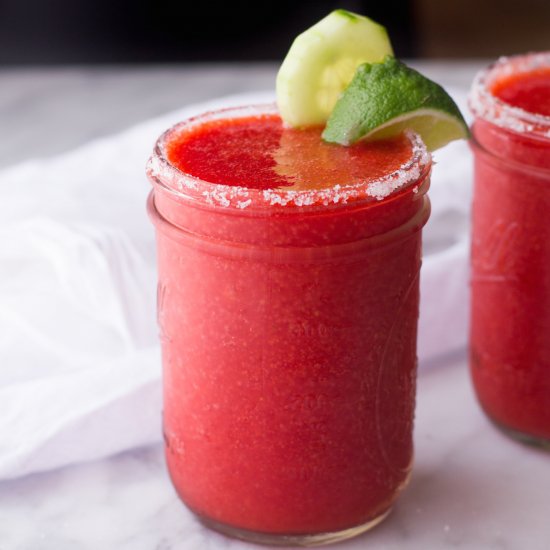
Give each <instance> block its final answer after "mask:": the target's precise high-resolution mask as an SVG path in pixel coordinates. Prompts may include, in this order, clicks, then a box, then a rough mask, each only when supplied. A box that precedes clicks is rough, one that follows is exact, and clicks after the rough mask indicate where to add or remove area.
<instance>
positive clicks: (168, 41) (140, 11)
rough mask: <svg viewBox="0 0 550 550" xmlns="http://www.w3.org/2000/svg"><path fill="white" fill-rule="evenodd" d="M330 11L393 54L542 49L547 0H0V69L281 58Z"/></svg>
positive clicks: (472, 54) (549, 27)
mask: <svg viewBox="0 0 550 550" xmlns="http://www.w3.org/2000/svg"><path fill="white" fill-rule="evenodd" d="M335 8H346V9H349V10H352V11H356V12H359V13H365V14H368V15H369V16H370V17H372V18H373V19H375V20H378V21H380V22H382V23H383V24H384V25H386V26H387V27H388V29H389V31H390V35H391V37H392V41H393V43H394V46H395V49H396V53H397V55H398V56H400V57H407V58H415V57H416V58H428V59H434V58H493V57H496V56H498V55H503V54H511V53H517V52H522V51H526V50H543V49H550V0H377V1H372V0H370V1H369V0H363V1H360V0H350V1H341V2H334V1H327V0H321V1H315V2H309V1H303V2H297V1H296V0H279V1H277V2H262V3H259V2H250V1H248V2H245V1H243V0H233V1H231V2H222V3H218V2H207V1H202V2H201V1H195V2H186V1H182V0H179V1H176V0H157V1H153V0H141V1H140V0H47V1H44V0H0V65H2V66H20V65H60V64H106V63H107V64H111V63H113V64H115V63H117V64H120V63H124V64H127V63H130V64H131V63H158V62H201V61H260V60H281V59H282V58H283V56H284V54H285V52H286V50H287V49H288V46H289V44H290V42H291V40H292V38H293V37H294V36H296V34H297V33H299V32H300V31H301V30H303V29H305V28H306V27H308V26H309V25H311V24H313V23H314V22H316V21H317V20H318V19H320V18H321V17H323V16H324V15H325V14H326V13H327V12H329V11H330V10H332V9H335Z"/></svg>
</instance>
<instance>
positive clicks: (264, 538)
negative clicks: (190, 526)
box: [197, 508, 391, 547]
mask: <svg viewBox="0 0 550 550" xmlns="http://www.w3.org/2000/svg"><path fill="white" fill-rule="evenodd" d="M390 512H391V508H389V509H388V510H386V511H385V512H384V513H382V514H381V515H379V516H378V517H376V518H374V519H371V520H369V521H367V522H366V523H362V524H361V525H357V526H355V527H350V528H349V529H342V530H341V531H333V532H329V533H318V534H316V535H284V534H277V533H260V532H257V531H249V530H247V529H241V528H239V527H232V526H230V525H226V524H225V523H220V522H218V521H215V520H213V519H210V518H206V517H204V516H200V515H197V517H198V519H199V520H200V521H201V523H202V524H203V525H205V526H206V527H208V528H210V529H213V530H214V531H218V532H219V533H222V534H223V535H227V536H229V537H232V538H236V539H240V540H244V541H246V542H252V543H256V544H265V545H268V546H302V547H312V546H324V545H325V544H333V543H336V542H341V541H343V540H347V539H350V538H353V537H356V536H358V535H361V534H363V533H365V532H366V531H368V530H369V529H372V528H373V527H376V526H377V525H378V524H379V523H381V522H382V521H384V520H385V519H386V518H387V517H388V515H389V513H390Z"/></svg>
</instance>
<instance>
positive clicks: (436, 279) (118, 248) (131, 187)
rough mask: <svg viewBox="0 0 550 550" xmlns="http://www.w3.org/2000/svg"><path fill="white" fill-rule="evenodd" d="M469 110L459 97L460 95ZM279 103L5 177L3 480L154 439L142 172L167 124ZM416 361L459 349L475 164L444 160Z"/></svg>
mask: <svg viewBox="0 0 550 550" xmlns="http://www.w3.org/2000/svg"><path fill="white" fill-rule="evenodd" d="M454 95H455V97H456V99H457V100H458V101H459V103H462V104H463V103H464V96H465V92H464V91H462V90H457V91H455V93H454ZM272 100H273V95H272V94H271V93H254V94H246V95H243V94H241V95H239V96H231V97H225V98H222V99H219V100H216V101H211V102H208V103H203V104H200V105H193V106H189V107H187V108H185V109H183V110H180V111H177V112H174V113H170V114H169V115H166V116H163V117H160V118H157V119H155V120H151V121H148V122H146V123H143V124H140V125H138V126H136V127H134V128H131V129H129V130H127V131H125V132H123V133H121V134H118V135H115V136H112V137H108V138H104V139H100V140H97V141H95V142H93V143H90V144H88V145H86V146H84V147H81V148H79V149H77V150H75V151H73V152H70V153H67V154H64V155H61V156H59V157H56V158H52V159H48V160H33V161H29V162H26V163H24V164H21V165H18V166H15V167H12V168H10V169H7V170H4V171H2V172H0V479H1V478H13V477H17V476H21V475H24V474H28V473H31V472H36V471H43V470H47V469H50V468H55V467H59V466H63V465H67V464H70V463H73V462H79V461H84V460H93V459H98V458H101V457H105V456H108V455H111V454H114V453H117V452H120V451H123V450H125V449H129V448H132V447H137V446H141V445H146V444H151V443H154V442H158V441H160V437H161V430H160V410H161V398H160V355H159V346H158V342H157V329H156V320H155V285H156V280H155V279H156V271H155V251H154V232H153V227H152V226H151V224H150V222H149V220H148V219H147V216H146V214H145V199H146V196H147V194H148V192H149V189H150V186H149V183H148V182H147V180H146V178H145V175H144V166H145V162H146V160H147V158H148V156H149V154H150V152H151V150H152V147H153V143H154V141H155V140H156V138H157V137H158V135H159V134H160V133H161V132H162V131H163V130H164V129H165V128H167V127H168V126H170V125H172V124H174V123H175V122H177V121H179V120H181V119H183V118H186V117H188V116H190V115H192V114H196V113H199V112H202V111H205V110H208V109H214V108H218V107H222V106H229V105H243V104H250V103H264V102H268V101H272ZM435 159H436V161H437V163H438V165H437V166H435V169H434V175H433V184H432V190H431V198H432V203H433V213H432V218H431V220H430V222H429V224H428V226H427V228H426V230H425V241H424V242H425V259H424V266H423V272H422V290H421V291H422V305H421V319H420V341H419V355H420V360H421V364H422V362H425V361H426V360H427V359H430V358H433V357H436V356H437V355H439V354H442V353H445V352H449V351H453V350H455V349H458V348H460V347H462V346H464V345H465V342H466V319H467V309H466V308H467V301H468V300H467V226H468V209H469V203H470V187H471V185H470V180H471V175H470V171H471V167H470V157H469V153H468V151H467V145H466V144H465V143H456V144H453V145H451V146H449V147H448V148H447V149H445V150H443V151H441V152H437V153H436V155H435Z"/></svg>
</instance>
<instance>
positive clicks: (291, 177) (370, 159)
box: [167, 114, 413, 191]
mask: <svg viewBox="0 0 550 550" xmlns="http://www.w3.org/2000/svg"><path fill="white" fill-rule="evenodd" d="M321 131H322V128H308V129H304V130H296V129H289V128H283V125H282V122H281V119H280V118H279V116H278V115H274V114H271V115H262V116H249V117H242V118H237V119H221V120H214V121H210V122H206V123H204V124H202V125H201V126H200V127H198V128H194V129H192V130H191V131H184V132H182V133H180V134H179V135H178V136H177V137H176V138H175V139H173V140H171V141H170V142H169V143H168V146H167V157H168V160H169V161H170V162H171V163H172V164H173V165H174V166H176V167H177V168H179V169H180V170H181V171H182V172H185V173H188V174H190V175H192V176H195V177H197V178H200V179H201V180H203V181H207V182H211V183H217V184H223V185H229V186H239V187H245V188H248V189H260V190H261V189H284V190H290V191H294V190H296V191H302V190H315V189H326V188H329V187H334V186H335V185H341V186H348V185H355V184H363V183H368V182H374V181H377V180H380V179H381V178H384V177H385V176H388V175H389V174H391V173H394V172H396V171H398V170H399V169H400V168H401V167H402V166H404V165H406V163H407V162H410V160H411V158H412V156H413V150H412V149H413V148H412V144H411V140H410V139H409V138H407V137H406V136H405V135H404V134H401V135H400V136H397V137H395V138H392V139H386V140H383V141H376V142H370V143H359V144H357V145H354V146H351V147H342V146H340V145H335V144H329V143H325V142H323V141H322V139H321Z"/></svg>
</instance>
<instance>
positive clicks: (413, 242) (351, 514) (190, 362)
mask: <svg viewBox="0 0 550 550" xmlns="http://www.w3.org/2000/svg"><path fill="white" fill-rule="evenodd" d="M160 151H161V149H159V148H157V151H156V153H155V155H157V156H158V155H159V152H160ZM161 164H162V158H155V156H154V157H153V158H152V162H151V164H150V169H149V177H150V179H151V182H152V183H153V192H152V193H151V196H150V198H149V202H148V211H149V215H150V217H151V219H152V221H153V223H154V225H155V228H156V233H157V250H158V272H159V273H158V274H159V283H158V321H159V326H160V335H161V345H162V358H163V379H164V380H163V391H164V412H163V426H164V437H165V444H166V459H167V464H168V469H169V472H170V476H171V478H172V481H173V484H174V486H175V488H176V490H177V492H178V494H179V496H180V497H181V499H182V500H183V501H184V503H185V504H186V505H187V506H188V507H189V508H190V509H191V510H192V511H193V512H194V513H195V514H196V515H197V516H198V517H199V518H200V519H201V521H203V522H204V523H205V524H206V525H208V526H210V527H213V528H214V529H217V530H219V531H221V532H224V533H226V534H229V535H232V536H235V537H239V538H243V539H245V540H250V541H255V542H261V543H267V544H279V545H280V544H283V545H315V544H325V543H328V542H335V541H338V540H342V539H345V538H349V537H351V536H354V535H357V534H359V533H361V532H363V531H365V530H367V529H369V528H370V527H372V526H374V525H376V524H377V523H378V522H379V521H381V520H382V519H383V518H384V517H385V516H386V515H387V513H388V512H389V510H390V508H391V505H392V503H393V502H394V501H395V499H396V498H397V496H398V494H399V492H400V491H401V490H402V489H403V487H404V486H405V485H406V482H407V480H408V478H409V475H410V471H411V466H412V452H413V448H412V429H413V415H414V405H415V384H416V365H417V360H416V335H417V321H418V304H419V271H420V263H421V232H422V227H423V226H424V224H425V223H426V221H427V218H428V216H429V211H430V206H429V200H428V198H427V196H426V191H427V189H428V187H429V171H430V166H429V164H428V165H425V166H422V167H420V165H419V164H418V163H416V161H415V163H414V164H415V166H413V169H415V170H416V169H417V168H418V171H417V172H415V174H417V176H413V178H416V179H413V180H411V181H410V182H409V185H408V186H406V188H404V189H403V190H401V191H400V192H397V193H395V195H392V196H391V197H389V198H387V199H385V200H383V201H377V200H374V199H372V200H370V201H367V202H364V201H355V202H350V203H344V204H320V205H317V206H315V205H313V206H306V207H300V206H295V207H293V206H291V205H289V204H287V205H284V204H283V205H281V204H269V203H263V202H261V201H262V198H261V197H260V198H259V199H258V200H257V201H256V202H253V203H252V207H251V208H241V207H237V208H233V207H227V206H223V205H220V204H214V203H212V202H204V201H201V200H200V197H201V196H204V194H203V190H204V189H207V188H208V189H210V188H209V187H208V185H209V184H207V183H205V182H197V181H194V182H193V185H192V188H191V191H190V192H191V193H192V196H189V195H187V194H186V193H184V192H181V190H182V189H186V188H185V186H184V185H183V184H181V185H180V183H181V182H180V179H181V174H178V173H176V172H175V171H174V170H172V169H171V168H170V167H168V169H167V170H164V169H158V168H157V167H158V166H160V165H161ZM420 168H421V169H420ZM203 186H204V189H203ZM212 195H213V193H210V196H212ZM217 196H221V195H220V193H218V194H217ZM226 196H229V195H228V194H224V195H223V196H222V198H225V197H226ZM197 197H198V198H197ZM256 198H257V197H256ZM255 200H256V199H255ZM258 201H260V202H258Z"/></svg>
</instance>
